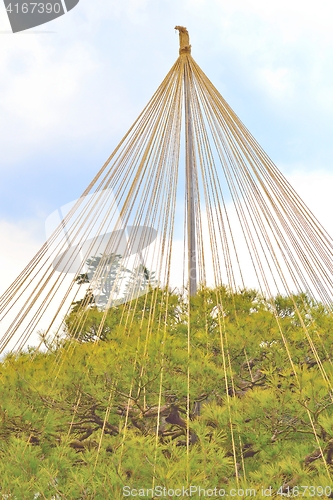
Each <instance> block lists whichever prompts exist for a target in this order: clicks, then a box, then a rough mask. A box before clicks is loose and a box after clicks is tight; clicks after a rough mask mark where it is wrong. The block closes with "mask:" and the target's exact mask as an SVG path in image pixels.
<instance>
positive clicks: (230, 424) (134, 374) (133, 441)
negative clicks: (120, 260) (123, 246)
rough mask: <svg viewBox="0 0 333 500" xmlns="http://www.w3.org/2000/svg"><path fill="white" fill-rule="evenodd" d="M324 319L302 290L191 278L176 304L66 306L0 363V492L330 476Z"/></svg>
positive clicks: (288, 485)
mask: <svg viewBox="0 0 333 500" xmlns="http://www.w3.org/2000/svg"><path fill="white" fill-rule="evenodd" d="M221 297H222V300H220V299H221ZM166 303H167V307H166ZM188 307H190V308H191V315H190V317H191V324H190V325H188V321H187V318H188V314H187V311H188ZM152 310H153V311H154V314H153V315H152V312H151V311H152ZM83 314H84V315H85V320H84V321H80V318H81V317H82V315H83ZM189 331H190V336H189ZM331 331H332V316H331V312H330V311H329V310H328V309H327V308H325V307H324V306H323V305H322V304H318V303H316V302H314V301H313V300H311V299H309V298H308V297H307V296H306V295H305V294H299V295H294V296H292V297H289V298H288V297H282V296H278V297H275V299H274V300H273V301H272V300H270V301H268V300H266V299H265V298H263V297H262V296H260V294H259V293H258V292H256V291H255V290H248V289H245V290H240V291H238V292H237V293H232V292H231V291H230V290H228V289H227V288H225V287H220V288H219V289H218V290H217V289H210V288H204V287H202V288H201V289H200V290H199V292H198V294H197V295H196V296H195V297H193V299H192V300H191V304H188V303H187V300H186V297H185V296H184V295H182V294H179V293H176V292H175V291H173V292H172V291H170V290H164V289H151V290H150V292H149V293H148V294H146V295H142V296H140V297H136V299H135V300H133V301H131V302H126V303H123V304H119V305H118V306H117V307H112V308H110V309H108V310H106V311H105V310H100V309H99V308H98V307H97V306H96V304H94V303H90V304H89V305H87V307H85V308H78V307H75V305H73V308H72V311H71V313H70V314H69V315H68V316H67V317H66V318H65V321H64V336H63V338H62V339H61V341H59V339H58V342H57V343H56V344H53V345H52V344H50V343H46V344H47V350H45V352H40V351H37V350H36V349H34V348H30V349H29V350H28V351H27V352H22V353H20V354H17V355H14V354H12V355H8V356H7V357H6V358H5V359H3V360H2V362H1V364H0V376H1V383H2V397H1V401H0V417H1V418H0V436H1V441H0V456H1V460H0V498H1V495H2V498H8V499H9V498H10V499H12V498H16V499H20V500H21V499H33V498H46V499H51V498H52V499H53V498H54V499H58V498H59V499H60V498H66V499H73V500H74V499H75V500H79V499H105V498H115V499H117V498H123V493H124V490H123V488H124V487H125V486H127V487H128V488H136V489H138V490H139V489H140V488H144V489H148V488H152V487H154V485H155V486H156V485H161V486H163V487H166V488H173V489H176V488H181V487H182V486H186V485H187V484H192V485H193V484H196V485H200V486H201V487H202V488H213V487H215V486H216V487H218V488H223V489H225V490H226V491H228V490H230V488H244V489H245V488H255V489H256V490H257V491H258V492H259V491H261V488H263V487H264V488H269V487H272V491H273V492H274V494H275V495H276V494H277V497H278V496H279V495H281V496H282V493H286V492H287V493H288V491H290V489H292V488H294V487H296V486H297V487H298V486H300V485H312V486H313V487H316V488H320V487H326V486H327V487H329V486H330V484H331V483H330V480H329V475H330V474H331V473H332V468H333V465H332V464H333V462H332V461H333V403H332V392H331V388H330V384H329V380H330V379H331V378H332V371H333V370H332V363H331V359H330V354H331V352H332V340H333V337H332V333H331ZM310 340H311V342H310ZM325 377H326V378H325ZM153 478H154V479H153ZM319 491H321V490H316V492H317V493H318V492H319ZM310 493H311V492H310V490H309V491H308V492H305V495H303V496H304V497H307V496H308V497H310V496H315V495H311V494H310ZM324 493H325V494H324ZM330 494H331V491H330V490H329V489H328V488H327V489H326V490H325V492H324V491H323V494H322V495H321V494H320V495H317V496H323V497H325V496H326V497H328V496H330ZM258 496H259V494H258ZM330 497H331V498H332V496H330ZM194 498H195V497H194Z"/></svg>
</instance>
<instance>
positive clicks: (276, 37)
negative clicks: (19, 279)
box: [0, 0, 333, 292]
mask: <svg viewBox="0 0 333 500" xmlns="http://www.w3.org/2000/svg"><path fill="white" fill-rule="evenodd" d="M332 22H333V3H332V0H317V1H316V2H313V1H311V2H310V1H308V0H303V1H298V0H288V1H287V0H279V1H277V0H270V1H267V0H232V1H230V0H229V1H226V0H225V1H224V0H191V1H190V0H169V1H165V2H157V1H156V0H154V1H153V0H123V1H119V0H99V1H98V2H92V1H91V0H80V2H79V4H78V5H77V7H75V8H74V9H73V10H72V11H70V12H69V13H68V14H66V15H65V16H62V17H60V18H58V19H56V20H54V21H52V22H50V23H48V24H46V25H43V26H39V27H37V28H34V29H32V30H30V31H27V32H22V33H18V34H15V35H14V34H12V33H11V32H10V25H9V21H8V19H7V16H6V12H5V9H4V6H3V4H1V5H0V169H1V183H0V237H1V245H0V292H1V291H3V290H4V289H5V288H6V287H7V286H8V285H9V284H10V282H11V281H12V280H13V279H14V278H15V277H16V275H17V274H18V273H19V271H21V270H22V267H23V266H24V265H25V264H27V262H28V260H29V259H30V258H31V257H32V256H33V255H34V253H35V252H36V251H37V250H38V248H39V246H40V245H41V243H42V242H43V239H44V221H45V219H46V218H47V216H48V215H49V214H50V213H51V212H52V211H53V210H55V209H56V208H57V207H59V206H61V205H62V204H64V203H67V202H69V201H71V200H73V199H75V198H77V197H78V196H80V194H81V193H82V191H83V190H84V188H85V187H86V185H87V184H88V183H89V181H90V180H91V178H92V177H93V176H94V174H95V173H96V172H97V171H98V170H99V169H100V167H101V165H102V164H103V163H104V161H105V159H106V158H107V157H108V156H109V155H110V153H111V152H112V151H113V149H114V148H115V146H116V145H117V143H118V142H119V141H120V139H121V138H122V137H123V135H124V134H125V132H126V131H127V129H128V128H129V127H130V125H131V124H132V123H133V121H134V120H135V118H136V117H137V115H138V114H139V112H140V111H141V110H142V108H143V107H144V105H145V104H146V103H147V101H148V100H149V98H150V97H151V95H152V94H153V92H154V91H155V90H156V88H157V87H158V85H159V84H160V82H161V81H162V79H163V77H164V76H165V74H166V73H167V72H168V70H169V69H170V67H171V66H172V64H173V63H174V61H175V60H176V58H177V57H178V32H175V30H174V26H175V25H183V26H186V27H187V28H188V30H189V33H190V38H191V44H192V56H193V57H194V59H195V60H196V62H197V63H198V64H199V65H200V66H201V68H202V69H203V70H204V71H205V72H206V74H207V75H208V77H209V78H210V79H211V81H212V82H213V83H214V85H215V86H216V87H217V88H218V89H219V90H220V92H221V93H222V95H223V97H224V98H225V99H226V100H227V101H228V103H229V104H230V105H231V107H232V108H233V109H234V111H235V112H236V113H237V114H238V115H239V117H240V118H241V119H242V121H243V122H244V123H245V125H246V126H247V127H248V128H249V129H250V131H251V132H252V134H253V135H254V136H255V137H256V139H257V140H258V142H259V143H260V144H261V146H262V147H263V148H264V149H265V150H266V152H267V153H268V154H269V156H270V157H271V158H272V159H273V161H274V162H275V163H276V165H277V166H278V167H279V168H280V169H281V170H282V172H283V173H284V174H285V175H286V176H287V178H288V179H289V180H290V182H291V183H292V185H293V186H294V187H295V188H296V190H297V191H298V192H299V193H300V194H301V196H302V197H303V199H304V200H305V201H306V203H307V204H308V205H309V206H310V208H311V209H312V210H313V212H314V213H315V215H316V216H317V217H318V218H319V220H320V221H321V222H322V223H323V225H324V226H325V227H326V228H327V229H328V230H329V231H330V232H331V233H333V223H332V220H331V219H332V216H331V213H330V212H331V204H332V190H333V140H332V132H333V120H332V118H333V86H332V81H333V30H332Z"/></svg>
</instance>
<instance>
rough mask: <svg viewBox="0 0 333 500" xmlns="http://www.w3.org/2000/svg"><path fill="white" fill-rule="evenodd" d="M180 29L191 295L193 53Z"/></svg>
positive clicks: (193, 270) (194, 281) (194, 266)
mask: <svg viewBox="0 0 333 500" xmlns="http://www.w3.org/2000/svg"><path fill="white" fill-rule="evenodd" d="M175 29H177V30H178V31H179V54H180V55H181V56H182V57H183V59H184V66H183V68H184V101H185V149H186V153H185V158H186V165H185V167H186V203H187V261H188V282H189V295H190V297H193V296H194V295H196V293H197V256H196V238H195V233H196V230H195V229H196V228H195V203H194V201H195V199H194V192H195V190H194V183H195V176H194V168H195V165H194V148H193V123H192V111H191V72H190V65H189V61H188V55H189V54H191V45H190V38H189V34H188V31H187V29H186V28H184V27H183V26H176V28H175Z"/></svg>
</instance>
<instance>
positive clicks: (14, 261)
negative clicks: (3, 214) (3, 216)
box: [0, 220, 43, 295]
mask: <svg viewBox="0 0 333 500" xmlns="http://www.w3.org/2000/svg"><path fill="white" fill-rule="evenodd" d="M0 235H1V248H0V295H1V294H2V293H4V292H5V290H6V289H7V288H8V287H9V286H10V285H11V283H12V282H13V281H14V280H15V279H16V278H17V276H18V275H19V274H20V273H21V272H22V271H23V269H24V268H25V267H26V266H27V265H28V264H29V262H30V260H31V259H32V258H33V257H34V256H35V254H36V253H37V251H38V250H39V248H40V247H41V245H42V243H43V241H42V240H41V239H39V238H38V237H36V233H35V228H34V222H33V221H31V222H30V224H29V223H27V221H24V222H22V223H15V224H14V223H10V222H7V221H5V220H0Z"/></svg>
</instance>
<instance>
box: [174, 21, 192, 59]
mask: <svg viewBox="0 0 333 500" xmlns="http://www.w3.org/2000/svg"><path fill="white" fill-rule="evenodd" d="M175 30H178V31H179V54H191V45H190V37H189V34H188V31H187V29H186V28H184V26H175Z"/></svg>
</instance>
